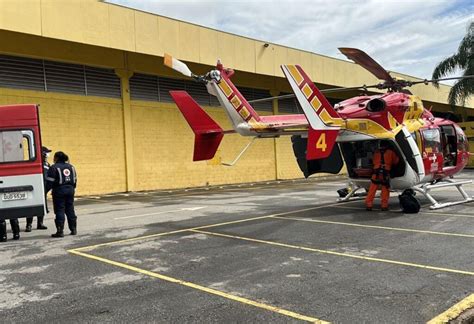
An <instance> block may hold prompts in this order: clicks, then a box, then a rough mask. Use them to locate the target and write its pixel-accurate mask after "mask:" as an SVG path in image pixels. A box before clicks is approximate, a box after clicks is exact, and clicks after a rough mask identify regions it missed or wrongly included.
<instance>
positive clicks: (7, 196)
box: [2, 191, 28, 201]
mask: <svg viewBox="0 0 474 324" xmlns="http://www.w3.org/2000/svg"><path fill="white" fill-rule="evenodd" d="M27 198H28V193H27V192H26V191H19V192H4V193H3V195H2V200H3V201H8V200H25V199H27Z"/></svg>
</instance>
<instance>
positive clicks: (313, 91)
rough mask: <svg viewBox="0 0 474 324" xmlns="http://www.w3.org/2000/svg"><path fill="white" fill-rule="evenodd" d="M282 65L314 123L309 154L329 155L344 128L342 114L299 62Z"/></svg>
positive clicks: (308, 148)
mask: <svg viewBox="0 0 474 324" xmlns="http://www.w3.org/2000/svg"><path fill="white" fill-rule="evenodd" d="M281 68H282V70H283V73H284V74H285V76H286V78H287V79H288V82H289V83H290V85H291V88H292V89H293V92H294V93H295V95H296V99H297V100H298V102H299V104H300V105H301V108H302V109H303V112H304V114H305V116H306V118H307V119H308V123H309V126H310V127H309V131H308V147H307V150H306V158H307V159H308V160H315V159H324V158H327V157H328V156H329V155H330V154H331V152H332V149H333V147H334V144H335V142H336V138H337V135H338V133H339V130H340V129H341V125H342V123H343V121H342V118H341V117H340V116H339V114H338V113H337V111H336V110H334V108H333V107H332V106H331V104H330V103H329V101H328V100H327V99H326V97H324V95H323V94H322V93H321V91H319V89H318V88H317V87H316V86H315V85H314V83H313V81H311V79H310V78H309V77H308V75H307V74H306V73H305V72H304V71H303V69H302V68H301V67H300V66H299V65H282V66H281Z"/></svg>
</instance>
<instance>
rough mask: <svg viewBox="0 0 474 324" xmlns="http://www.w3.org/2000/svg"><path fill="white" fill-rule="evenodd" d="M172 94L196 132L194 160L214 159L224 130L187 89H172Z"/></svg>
mask: <svg viewBox="0 0 474 324" xmlns="http://www.w3.org/2000/svg"><path fill="white" fill-rule="evenodd" d="M170 94H171V97H172V98H173V100H174V101H175V102H176V105H177V106H178V108H179V110H180V111H181V113H182V114H183V116H184V118H185V119H186V121H187V122H188V124H189V126H190V127H191V129H192V130H193V132H194V135H195V137H194V156H193V161H203V160H210V159H212V158H213V157H214V155H215V154H216V151H217V148H218V147H219V144H220V143H221V141H222V138H223V137H224V131H223V130H222V128H221V127H220V126H219V125H218V124H217V123H216V122H215V121H214V120H213V119H212V118H211V117H210V116H209V115H208V114H207V113H206V112H205V111H204V110H203V109H202V108H201V107H200V106H199V105H198V104H197V103H196V101H194V99H193V98H191V96H190V95H189V94H188V93H187V92H186V91H170Z"/></svg>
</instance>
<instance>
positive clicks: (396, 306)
mask: <svg viewBox="0 0 474 324" xmlns="http://www.w3.org/2000/svg"><path fill="white" fill-rule="evenodd" d="M473 178H474V172H473V171H466V172H464V173H463V174H462V175H461V177H460V179H473ZM344 186H345V180H344V179H343V178H328V179H309V180H297V181H279V182H265V183H255V184H245V185H233V186H222V187H211V188H196V189H189V190H172V191H155V192H139V193H129V194H113V195H104V196H96V197H79V198H78V199H77V201H76V209H77V214H78V235H77V236H70V235H66V237H64V238H63V239H52V238H50V234H51V233H53V232H54V229H53V227H54V225H53V215H52V214H49V215H48V217H47V218H46V225H47V226H48V227H49V229H48V230H46V231H40V230H34V231H33V232H31V233H24V232H22V233H21V239H20V241H12V240H9V241H8V242H7V243H1V244H0V283H1V286H2V289H1V290H0V317H1V318H0V322H2V323H38V322H51V323H60V322H61V323H62V322H71V321H73V322H81V323H91V322H100V323H108V322H114V323H122V322H136V323H138V322H140V323H142V322H147V323H149V322H155V323H178V322H180V323H182V322H186V323H222V322H272V323H288V322H301V321H311V322H317V321H322V322H324V321H327V322H333V323H354V322H358V323H361V322H363V323H381V322H383V323H423V322H427V321H429V320H431V319H434V320H435V322H436V321H442V320H443V319H444V318H447V317H446V316H447V315H446V314H447V313H445V311H446V310H449V309H450V308H451V307H452V306H453V305H456V304H457V303H460V304H458V306H459V305H461V306H462V307H461V306H459V307H458V308H460V307H461V308H464V309H468V308H469V307H472V305H474V295H473V293H474V210H473V208H472V207H473V205H474V203H469V204H464V205H457V206H452V207H448V208H445V209H441V210H436V211H433V210H430V209H429V201H428V200H426V199H425V198H422V197H419V195H418V196H417V197H419V198H420V202H421V203H422V206H423V207H422V210H421V212H420V213H418V214H403V213H402V212H400V210H399V206H398V199H397V198H396V195H395V194H392V198H391V200H390V211H389V212H381V211H380V210H378V209H377V207H378V205H377V200H376V204H375V207H376V208H375V209H374V211H372V212H367V211H366V210H365V208H364V204H363V202H362V201H351V202H345V203H337V202H336V198H337V193H336V190H337V189H340V188H342V187H344ZM465 189H466V191H467V192H468V193H469V194H471V195H473V194H474V185H472V184H470V185H466V186H465ZM434 196H435V197H437V198H440V201H442V202H444V201H450V200H453V199H459V198H460V197H459V195H457V191H456V189H455V188H443V189H441V190H438V191H437V192H435V193H434ZM20 222H21V226H22V230H24V223H25V221H24V220H21V221H20ZM34 224H35V223H34ZM66 233H68V232H66ZM9 238H11V233H9ZM451 314H452V313H451Z"/></svg>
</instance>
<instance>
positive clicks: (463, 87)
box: [433, 21, 474, 106]
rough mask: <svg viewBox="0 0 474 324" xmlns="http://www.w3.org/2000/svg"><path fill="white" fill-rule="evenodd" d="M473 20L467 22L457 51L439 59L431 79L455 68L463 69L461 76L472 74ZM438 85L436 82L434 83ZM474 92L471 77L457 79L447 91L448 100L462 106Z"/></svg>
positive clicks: (473, 60)
mask: <svg viewBox="0 0 474 324" xmlns="http://www.w3.org/2000/svg"><path fill="white" fill-rule="evenodd" d="M473 53H474V21H473V22H471V23H470V24H469V27H468V29H467V34H466V35H465V36H464V38H463V39H462V41H461V44H459V48H458V51H457V53H455V54H453V55H452V56H450V57H448V58H446V59H444V60H443V61H441V62H440V63H439V64H438V65H437V66H436V68H435V69H434V71H433V79H439V78H441V77H443V76H446V75H449V74H451V73H453V72H455V71H456V70H458V69H459V70H461V71H463V76H468V75H474V54H473ZM434 85H435V86H436V87H439V84H438V83H437V82H435V83H434ZM472 94H474V80H473V79H472V78H466V79H460V80H458V81H457V82H456V83H455V84H454V85H453V87H452V88H451V90H450V91H449V96H448V102H449V104H450V105H452V106H455V105H456V104H459V105H460V106H464V104H465V103H466V99H467V98H468V97H469V96H470V95H472Z"/></svg>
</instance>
